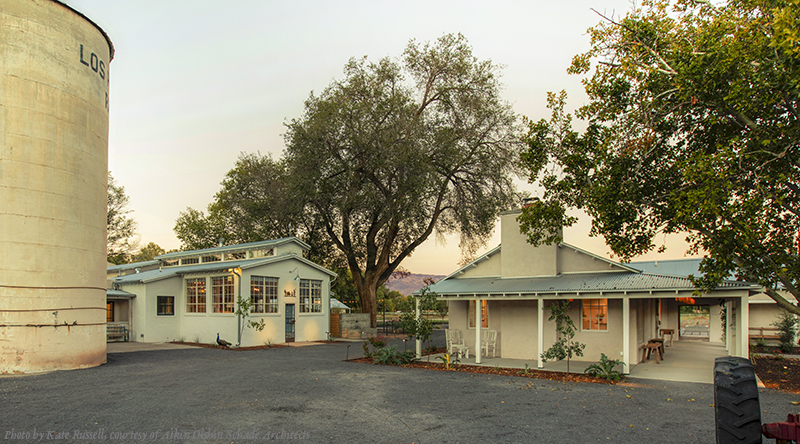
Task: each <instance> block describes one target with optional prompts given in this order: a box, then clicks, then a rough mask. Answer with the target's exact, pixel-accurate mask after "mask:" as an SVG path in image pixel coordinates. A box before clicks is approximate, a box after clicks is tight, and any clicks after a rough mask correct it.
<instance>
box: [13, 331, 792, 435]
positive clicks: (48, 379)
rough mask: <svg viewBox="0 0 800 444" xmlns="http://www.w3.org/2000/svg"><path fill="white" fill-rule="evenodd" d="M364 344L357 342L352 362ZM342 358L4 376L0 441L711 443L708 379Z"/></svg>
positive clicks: (180, 359) (275, 353)
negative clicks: (530, 374) (609, 378)
mask: <svg viewBox="0 0 800 444" xmlns="http://www.w3.org/2000/svg"><path fill="white" fill-rule="evenodd" d="M401 344H402V343H401ZM401 347H402V346H401ZM360 349H361V347H360V344H359V343H353V344H352V345H351V346H350V349H349V355H350V357H353V356H355V355H360V354H361V352H360ZM347 352H348V350H347V345H346V344H342V343H337V344H320V345H314V346H308V347H297V348H275V349H269V350H256V351H247V352H234V351H225V350H214V349H202V348H197V349H182V350H162V351H141V352H132V353H111V354H109V355H108V363H107V364H106V365H103V366H100V367H97V368H92V369H86V370H74V371H62V372H53V373H48V374H41V375H24V376H0V412H2V415H0V437H1V438H4V440H3V442H9V443H11V442H32V441H35V440H39V439H41V440H42V441H49V442H55V441H67V440H70V441H75V440H76V439H78V440H81V441H84V440H85V441H86V442H110V441H113V442H117V443H122V442H151V441H155V440H157V441H158V442H171V443H178V442H191V443H202V442H212V443H223V442H224V443H231V442H236V443H253V442H256V441H272V440H276V441H278V440H281V441H283V440H293V441H294V440H298V441H304V442H347V443H374V442H385V443H412V442H413V443H418V444H419V443H445V442H463V443H483V442H493V443H497V442H501V443H503V442H508V443H515V442H519V443H564V442H581V443H591V442H614V443H620V442H626V443H639V442H648V443H678V442H680V443H691V442H697V443H711V442H714V411H713V407H712V406H711V405H712V404H713V402H714V400H713V397H714V395H713V387H712V386H711V385H708V384H692V383H678V382H664V381H648V380H629V381H628V382H626V383H624V384H620V385H616V386H608V385H603V384H575V383H571V384H563V383H557V382H552V381H546V380H538V379H527V378H517V377H497V376H493V377H489V376H486V375H471V374H467V373H456V372H439V371H427V370H418V369H405V368H399V367H388V366H376V365H368V364H356V363H350V362H344V361H343V360H344V358H345V355H346V353H347ZM709 371H711V369H709ZM799 398H800V397H798V396H796V395H791V394H786V393H780V392H775V391H772V390H768V389H764V390H762V391H761V407H762V410H764V411H766V412H765V413H762V416H763V417H762V420H763V421H764V422H775V421H782V420H785V418H786V414H787V413H797V411H798V408H797V406H794V405H792V404H790V402H792V401H798V400H800V399H799Z"/></svg>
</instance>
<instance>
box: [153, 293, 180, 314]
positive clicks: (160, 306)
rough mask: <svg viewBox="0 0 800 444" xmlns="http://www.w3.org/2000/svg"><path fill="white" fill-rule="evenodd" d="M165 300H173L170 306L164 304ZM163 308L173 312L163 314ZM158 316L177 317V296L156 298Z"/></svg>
mask: <svg viewBox="0 0 800 444" xmlns="http://www.w3.org/2000/svg"><path fill="white" fill-rule="evenodd" d="M163 299H171V301H170V302H169V304H168V305H167V304H165V303H163V302H162V300H163ZM162 308H170V309H171V312H170V313H167V312H162V311H161V309H162ZM156 316H175V296H156Z"/></svg>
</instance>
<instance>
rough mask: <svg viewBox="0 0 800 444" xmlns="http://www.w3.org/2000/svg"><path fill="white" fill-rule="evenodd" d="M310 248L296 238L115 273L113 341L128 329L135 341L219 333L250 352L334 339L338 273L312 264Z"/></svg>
mask: <svg viewBox="0 0 800 444" xmlns="http://www.w3.org/2000/svg"><path fill="white" fill-rule="evenodd" d="M309 248H310V247H309V245H308V244H306V243H305V242H303V241H301V240H299V239H297V238H295V237H289V238H282V239H276V240H270V241H263V242H253V243H248V244H240V245H232V246H222V247H217V248H208V249H204V250H194V251H181V252H176V253H168V254H164V255H161V256H158V257H156V258H155V261H150V262H143V263H138V264H127V265H118V266H113V267H109V268H108V272H109V276H108V277H109V283H110V286H109V287H110V289H109V290H108V292H107V302H108V307H107V308H108V316H107V319H108V322H109V327H108V328H109V337H112V331H116V332H119V331H122V329H123V328H124V330H125V331H126V332H127V340H130V341H135V342H169V341H178V340H183V341H189V342H195V341H199V342H203V343H214V342H215V340H216V337H217V333H219V336H220V338H223V339H225V340H227V341H229V342H232V343H233V344H239V345H240V346H243V347H246V346H253V345H264V344H267V343H284V342H295V341H316V340H324V339H327V334H328V332H329V331H330V329H329V325H330V303H329V298H330V286H331V283H332V282H333V280H335V278H336V273H334V272H332V271H330V270H328V269H326V268H324V267H322V266H320V265H317V264H315V263H313V262H311V261H309V260H308V259H305V258H304V257H303V253H304V252H306V251H307V250H308V249H309ZM240 295H241V296H242V298H243V299H250V300H251V301H252V303H253V306H252V308H251V310H250V314H249V317H241V316H237V315H236V314H235V311H236V308H237V305H236V301H237V299H238V297H239V296H240ZM247 321H255V322H261V321H263V322H264V325H265V327H264V329H263V330H261V331H257V330H256V329H253V328H249V327H247V326H246V324H247ZM113 336H115V337H120V338H122V339H125V338H124V337H122V336H120V335H119V334H115V335H113Z"/></svg>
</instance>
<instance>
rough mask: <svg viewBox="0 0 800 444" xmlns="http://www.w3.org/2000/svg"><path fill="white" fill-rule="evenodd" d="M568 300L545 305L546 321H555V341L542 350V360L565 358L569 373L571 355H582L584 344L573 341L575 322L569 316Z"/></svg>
mask: <svg viewBox="0 0 800 444" xmlns="http://www.w3.org/2000/svg"><path fill="white" fill-rule="evenodd" d="M569 306H570V304H569V301H562V302H558V301H556V302H554V303H553V304H552V305H550V306H549V307H547V308H548V309H549V310H550V318H548V321H555V322H556V332H558V334H557V337H556V342H554V343H553V345H551V346H550V348H548V349H547V350H545V351H544V352H542V354H541V356H542V362H547V361H561V360H563V359H566V360H567V373H569V361H570V359H572V357H573V356H583V349H584V348H586V344H582V343H580V342H578V341H575V340H574V339H575V332H576V330H577V329H576V328H575V323H574V322H572V318H571V317H570V316H569Z"/></svg>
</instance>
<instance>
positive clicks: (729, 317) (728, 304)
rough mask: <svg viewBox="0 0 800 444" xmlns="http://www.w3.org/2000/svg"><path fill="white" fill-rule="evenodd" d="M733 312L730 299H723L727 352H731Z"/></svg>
mask: <svg viewBox="0 0 800 444" xmlns="http://www.w3.org/2000/svg"><path fill="white" fill-rule="evenodd" d="M732 314H733V303H732V302H731V301H728V300H726V301H725V351H727V352H728V354H731V351H732V348H733V330H732V329H733V322H731V320H732V317H733V316H732Z"/></svg>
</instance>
